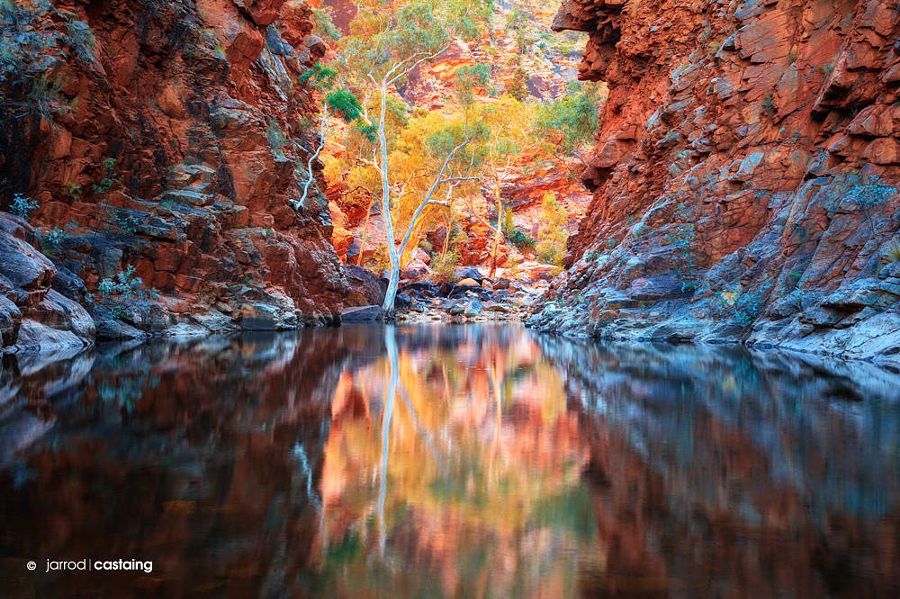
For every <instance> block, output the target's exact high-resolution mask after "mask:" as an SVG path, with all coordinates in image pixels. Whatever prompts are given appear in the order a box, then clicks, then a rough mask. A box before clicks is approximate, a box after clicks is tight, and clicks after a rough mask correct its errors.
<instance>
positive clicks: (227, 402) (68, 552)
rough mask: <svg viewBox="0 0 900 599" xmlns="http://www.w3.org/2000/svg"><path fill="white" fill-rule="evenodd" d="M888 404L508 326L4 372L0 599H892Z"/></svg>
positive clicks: (200, 346) (898, 493)
mask: <svg viewBox="0 0 900 599" xmlns="http://www.w3.org/2000/svg"><path fill="white" fill-rule="evenodd" d="M898 382H900V380H898V377H896V376H894V375H891V374H890V373H887V372H885V371H881V370H878V369H877V368H875V367H872V366H868V365H859V364H854V365H849V366H848V365H845V364H840V363H828V362H825V361H822V360H817V359H811V358H803V359H801V358H788V357H786V356H783V355H778V354H765V355H763V354H760V355H750V354H747V353H746V352H743V351H738V350H727V349H721V348H715V349H708V348H696V347H670V346H666V347H654V346H639V347H602V346H597V345H593V344H584V345H579V344H574V343H572V342H569V341H564V340H560V339H556V338H548V337H542V336H532V335H531V334H529V333H528V332H526V331H524V330H522V329H519V328H516V327H511V326H496V327H489V326H487V327H479V326H466V327H440V326H422V327H401V328H398V329H393V328H386V329H385V328H377V327H358V328H353V327H347V328H343V329H337V330H314V331H304V332H300V333H298V334H286V335H277V336H267V337H238V338H231V339H211V340H205V341H201V342H194V343H190V344H182V345H171V344H160V345H149V346H141V347H138V348H133V349H128V348H109V349H105V350H103V351H100V352H97V353H95V354H93V355H82V356H76V357H73V358H71V359H69V360H66V361H61V362H55V363H52V364H42V363H40V362H26V361H16V360H14V359H13V358H11V357H7V358H6V360H5V362H4V364H3V373H2V379H0V465H2V466H0V467H2V469H3V470H2V472H0V531H2V532H0V595H11V596H44V595H48V594H49V595H54V594H56V595H60V594H64V593H65V594H77V593H81V594H91V593H94V592H99V591H105V592H106V593H109V594H114V595H116V596H128V595H131V594H135V593H137V594H141V593H151V594H152V593H160V594H165V595H168V596H178V595H184V594H195V593H196V594H204V593H213V594H227V595H229V596H253V595H261V596H266V597H277V596H328V597H333V596H373V597H374V596H394V597H406V596H448V597H453V596H458V597H480V596H483V597H488V596H497V597H499V596H523V597H564V596H598V595H600V596H603V595H619V594H636V595H640V596H697V595H715V596H722V595H725V596H769V595H776V594H780V595H783V596H796V597H807V596H817V595H835V596H846V595H858V596H877V595H896V594H897V592H898V590H900V589H898V584H900V583H898V572H900V564H898V541H897V539H898V538H900V476H898V472H900V397H898V394H900V385H898ZM47 557H53V558H56V559H62V558H72V559H79V558H83V557H95V558H98V559H99V558H118V557H123V558H132V557H134V558H139V559H143V560H153V561H154V571H153V573H152V574H150V575H143V574H129V575H114V576H105V577H99V576H97V575H82V574H67V575H59V574H56V575H54V574H46V573H41V570H40V568H39V570H38V572H36V573H29V572H27V571H26V570H25V568H24V563H25V561H26V560H28V559H37V560H38V561H39V563H40V561H41V560H43V559H45V558H47Z"/></svg>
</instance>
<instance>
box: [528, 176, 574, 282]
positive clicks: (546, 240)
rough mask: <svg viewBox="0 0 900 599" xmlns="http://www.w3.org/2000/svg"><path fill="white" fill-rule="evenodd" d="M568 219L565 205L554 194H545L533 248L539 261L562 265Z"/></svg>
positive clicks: (566, 239)
mask: <svg viewBox="0 0 900 599" xmlns="http://www.w3.org/2000/svg"><path fill="white" fill-rule="evenodd" d="M568 219H569V215H568V214H567V212H566V209H565V206H563V205H562V204H560V203H559V200H557V198H556V194H554V193H548V194H546V195H545V196H544V199H543V201H542V202H541V228H540V230H539V231H538V238H537V243H536V244H535V248H534V249H535V253H536V254H537V258H538V260H539V261H540V262H543V263H544V264H552V265H554V266H562V263H563V259H564V258H565V257H566V242H567V241H568V238H569V234H568V232H567V231H566V223H567V221H568Z"/></svg>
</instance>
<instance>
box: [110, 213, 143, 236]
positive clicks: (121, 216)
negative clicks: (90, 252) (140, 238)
mask: <svg viewBox="0 0 900 599" xmlns="http://www.w3.org/2000/svg"><path fill="white" fill-rule="evenodd" d="M109 219H110V222H111V224H112V225H113V226H114V227H115V228H116V229H118V230H119V231H120V232H121V233H123V234H125V235H134V234H135V232H136V231H137V230H138V227H139V226H140V222H139V221H138V219H137V217H135V215H134V214H132V213H131V212H130V211H128V210H123V209H118V210H116V209H112V210H110V211H109Z"/></svg>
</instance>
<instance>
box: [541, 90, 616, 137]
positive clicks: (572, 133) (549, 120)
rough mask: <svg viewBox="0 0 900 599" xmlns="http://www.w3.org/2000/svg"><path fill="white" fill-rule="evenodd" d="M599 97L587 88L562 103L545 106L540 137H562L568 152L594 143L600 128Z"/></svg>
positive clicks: (571, 94) (561, 101) (562, 100)
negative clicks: (556, 135) (550, 135)
mask: <svg viewBox="0 0 900 599" xmlns="http://www.w3.org/2000/svg"><path fill="white" fill-rule="evenodd" d="M598 103H599V98H598V97H597V96H596V94H594V93H592V92H591V91H588V90H587V89H586V88H584V87H580V88H577V89H576V91H574V93H570V94H568V95H566V96H565V97H564V98H562V99H561V100H557V101H555V102H550V103H548V104H545V105H543V106H542V107H541V109H540V111H539V112H538V118H537V124H536V128H537V132H536V133H537V134H538V135H545V134H547V133H556V134H558V135H561V136H562V140H563V147H564V149H565V150H566V151H571V150H573V149H574V148H576V147H578V146H580V145H582V144H584V143H587V142H589V141H591V140H592V139H593V138H594V135H595V133H596V132H597V129H598V128H599V125H600V110H599V108H598V106H597V105H598Z"/></svg>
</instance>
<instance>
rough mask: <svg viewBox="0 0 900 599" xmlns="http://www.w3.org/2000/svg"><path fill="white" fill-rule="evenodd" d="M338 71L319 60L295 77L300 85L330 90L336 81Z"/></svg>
mask: <svg viewBox="0 0 900 599" xmlns="http://www.w3.org/2000/svg"><path fill="white" fill-rule="evenodd" d="M337 77H338V72H337V71H336V70H334V69H333V68H331V67H329V66H327V65H323V64H322V63H321V62H317V63H316V64H314V65H313V66H312V67H311V68H310V69H309V70H308V71H306V72H305V73H303V74H302V75H300V76H299V77H298V78H297V81H299V83H300V84H301V85H307V84H309V85H310V86H312V87H314V88H316V89H320V90H330V89H331V88H332V87H334V84H335V82H336V81H337Z"/></svg>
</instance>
